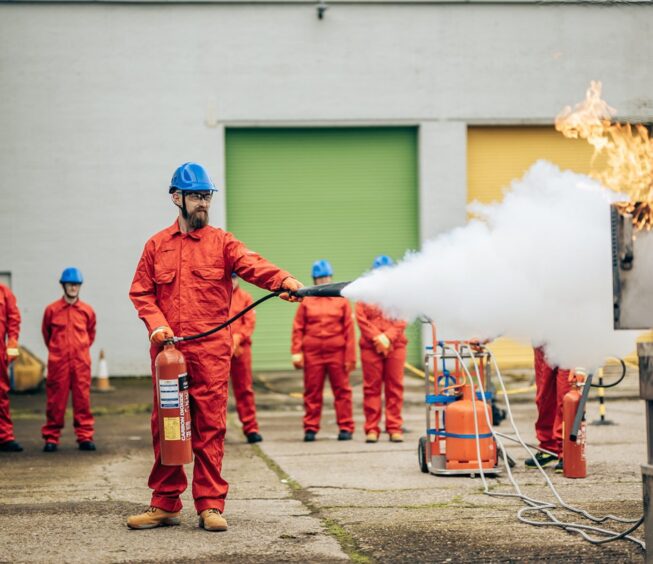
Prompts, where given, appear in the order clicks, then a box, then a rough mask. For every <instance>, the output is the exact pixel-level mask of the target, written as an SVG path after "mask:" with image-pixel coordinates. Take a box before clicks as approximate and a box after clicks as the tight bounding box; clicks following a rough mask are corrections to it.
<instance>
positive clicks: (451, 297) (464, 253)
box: [343, 161, 637, 369]
mask: <svg viewBox="0 0 653 564" xmlns="http://www.w3.org/2000/svg"><path fill="white" fill-rule="evenodd" d="M619 199H622V197H621V196H619V195H618V194H616V193H614V192H612V191H609V190H606V189H605V188H603V187H601V186H600V185H599V184H598V183H597V182H596V181H594V180H592V179H591V178H589V177H587V176H585V175H581V174H576V173H573V172H570V171H560V170H559V169H558V168H557V167H556V166H555V165H553V164H551V163H549V162H546V161H538V162H537V163H535V164H534V165H533V166H532V167H531V168H530V170H529V171H528V172H527V173H526V174H525V176H524V177H523V178H522V179H520V180H516V181H514V182H513V183H512V185H511V187H510V190H509V191H507V192H506V194H505V197H504V199H503V201H502V202H501V203H498V204H492V205H481V204H478V203H474V204H472V205H471V206H470V209H471V211H473V212H474V213H475V214H476V215H477V216H478V217H479V218H480V219H475V220H473V221H470V222H469V223H468V224H467V225H465V226H464V227H460V228H457V229H454V230H452V231H450V232H448V233H445V234H443V235H440V236H439V237H437V238H435V239H433V240H430V241H428V242H427V243H425V245H424V247H423V250H422V251H421V252H418V253H412V254H408V255H407V256H406V257H405V258H404V260H403V261H402V262H401V263H399V264H398V265H396V266H394V267H390V268H383V269H377V270H375V271H373V272H370V273H368V274H367V275H365V276H363V277H361V278H359V279H358V280H355V281H354V282H352V283H351V284H350V285H349V286H347V287H346V288H345V290H344V291H343V294H344V295H345V296H346V297H348V298H350V299H354V300H361V301H365V302H368V303H374V304H377V305H379V306H380V307H381V308H382V309H383V310H384V311H385V312H386V313H387V314H389V315H392V316H395V317H401V318H404V319H414V318H416V317H418V316H420V315H426V316H428V317H429V318H431V319H433V320H434V321H435V323H436V325H437V327H438V333H439V336H441V337H442V338H444V339H454V338H463V339H464V338H495V337H498V336H505V337H510V338H512V339H516V340H519V341H522V342H525V343H532V344H534V345H536V346H539V345H545V346H546V350H547V356H548V359H549V361H550V362H552V363H554V364H558V365H560V366H563V367H581V366H582V367H585V368H588V369H593V368H595V367H597V366H599V365H601V364H602V363H603V361H604V360H605V358H606V357H608V356H624V355H626V354H627V353H629V352H630V351H632V350H633V349H634V348H635V339H636V336H637V333H635V332H632V331H614V330H613V325H612V270H611V269H612V266H611V260H612V259H611V239H610V209H609V205H610V203H612V202H614V201H617V200H619Z"/></svg>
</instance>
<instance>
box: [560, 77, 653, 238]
mask: <svg viewBox="0 0 653 564" xmlns="http://www.w3.org/2000/svg"><path fill="white" fill-rule="evenodd" d="M616 113H617V112H616V110H615V109H614V108H611V107H610V106H609V105H608V104H607V103H606V102H605V101H604V100H602V99H601V83H600V82H599V81H592V82H591V83H590V87H589V88H588V89H587V94H586V97H585V100H583V101H582V102H580V103H579V104H576V106H575V107H574V108H573V109H572V108H570V107H569V106H567V107H566V108H565V109H564V110H562V112H561V113H560V114H559V115H558V116H557V117H556V120H555V127H556V129H557V130H558V131H560V132H561V133H562V134H563V135H564V136H565V137H568V138H570V139H585V140H586V141H587V142H588V143H590V144H591V145H592V146H593V147H594V156H593V157H592V165H593V167H594V165H595V163H596V159H597V157H598V156H599V155H602V156H604V157H605V167H604V168H602V169H600V170H598V169H597V168H593V169H592V172H591V173H590V175H591V176H593V177H594V178H596V179H597V180H599V181H600V182H601V183H602V184H603V185H604V186H606V187H607V188H610V189H611V190H614V191H615V192H620V193H625V194H627V195H628V199H629V201H628V202H622V203H621V204H619V205H620V207H621V209H622V211H623V212H624V213H629V214H632V215H633V223H634V224H635V226H636V227H637V228H638V229H644V228H645V229H647V230H650V229H651V228H653V140H651V138H650V135H649V132H648V130H647V129H646V127H645V126H643V125H641V124H636V125H635V126H632V125H631V124H630V123H626V124H622V123H616V122H615V123H613V122H612V118H613V117H614V116H615V115H616Z"/></svg>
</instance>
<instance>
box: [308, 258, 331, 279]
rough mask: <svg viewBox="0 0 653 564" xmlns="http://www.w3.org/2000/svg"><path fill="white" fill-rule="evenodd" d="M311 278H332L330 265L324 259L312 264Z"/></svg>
mask: <svg viewBox="0 0 653 564" xmlns="http://www.w3.org/2000/svg"><path fill="white" fill-rule="evenodd" d="M312 276H313V278H323V277H325V276H333V268H332V267H331V263H330V262H329V261H328V260H325V259H322V260H316V261H315V262H314V263H313V270H312Z"/></svg>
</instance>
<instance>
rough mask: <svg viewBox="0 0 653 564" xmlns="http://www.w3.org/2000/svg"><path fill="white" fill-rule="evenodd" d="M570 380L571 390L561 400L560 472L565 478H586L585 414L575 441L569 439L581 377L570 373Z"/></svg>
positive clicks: (578, 402) (578, 399) (577, 406)
mask: <svg viewBox="0 0 653 564" xmlns="http://www.w3.org/2000/svg"><path fill="white" fill-rule="evenodd" d="M570 378H572V388H571V390H569V391H568V392H567V393H566V394H565V397H564V398H562V460H563V466H562V468H563V470H562V472H563V475H564V476H565V478H585V477H586V476H587V463H586V460H585V437H586V435H585V413H583V420H582V421H581V424H580V427H579V428H578V434H577V436H576V440H575V441H572V440H571V437H570V433H571V431H572V429H573V427H574V419H575V418H576V413H577V412H578V409H579V406H580V399H581V393H580V387H581V386H582V376H581V375H579V374H573V373H572V374H571V375H570Z"/></svg>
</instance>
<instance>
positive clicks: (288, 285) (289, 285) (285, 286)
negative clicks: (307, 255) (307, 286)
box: [279, 276, 304, 302]
mask: <svg viewBox="0 0 653 564" xmlns="http://www.w3.org/2000/svg"><path fill="white" fill-rule="evenodd" d="M303 287H304V284H302V283H301V282H300V281H299V280H296V279H295V278H293V277H292V276H288V278H286V279H285V280H284V281H283V282H282V283H281V289H282V290H288V291H290V292H296V291H297V290H299V289H300V288H303ZM279 297H280V298H281V299H282V300H286V301H287V302H299V301H301V298H297V297H295V296H292V295H290V294H289V293H288V292H284V293H283V294H280V295H279Z"/></svg>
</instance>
